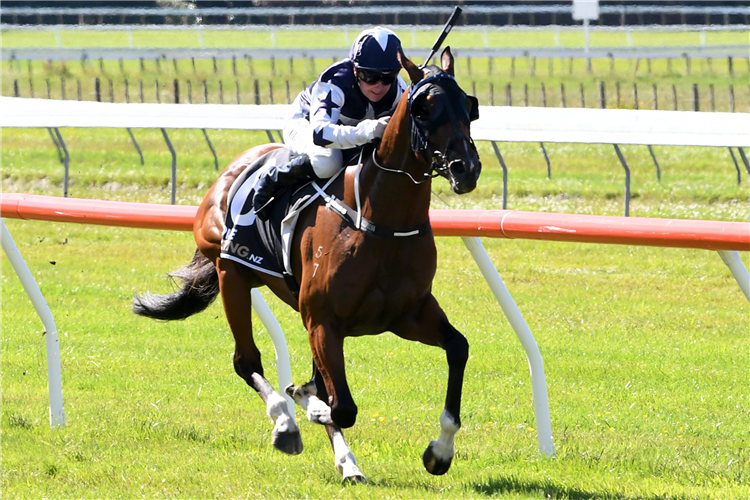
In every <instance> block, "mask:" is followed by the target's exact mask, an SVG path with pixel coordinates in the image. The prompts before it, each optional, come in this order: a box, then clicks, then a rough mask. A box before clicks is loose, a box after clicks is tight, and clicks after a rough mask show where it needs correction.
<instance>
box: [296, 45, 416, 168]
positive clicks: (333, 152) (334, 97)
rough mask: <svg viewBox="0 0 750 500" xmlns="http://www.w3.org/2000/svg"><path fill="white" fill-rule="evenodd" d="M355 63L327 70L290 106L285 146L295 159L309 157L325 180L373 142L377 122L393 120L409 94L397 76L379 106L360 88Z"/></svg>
mask: <svg viewBox="0 0 750 500" xmlns="http://www.w3.org/2000/svg"><path fill="white" fill-rule="evenodd" d="M353 68H354V63H353V62H352V61H351V60H350V59H344V60H342V61H339V62H337V63H334V64H332V65H331V66H329V67H328V68H327V69H326V70H325V71H323V73H321V75H320V76H319V77H318V79H317V80H316V81H315V82H313V83H312V84H311V85H310V86H309V87H308V88H306V89H305V90H303V91H302V92H300V94H299V95H298V96H297V98H296V99H295V100H294V103H293V104H292V108H293V111H292V114H291V116H290V117H289V120H288V121H287V124H286V126H285V127H284V143H285V144H286V146H287V147H288V148H289V149H290V150H291V152H292V154H293V155H295V156H296V155H300V154H302V153H305V154H307V155H308V156H309V157H310V163H311V164H312V167H313V170H315V173H316V174H317V175H318V176H319V177H321V178H324V179H325V178H328V177H331V176H332V175H334V174H335V173H336V172H338V171H339V170H340V169H341V168H342V166H343V163H344V159H345V158H347V159H348V158H349V157H351V156H353V151H352V150H356V149H357V148H359V147H360V146H363V145H364V144H367V143H368V142H370V141H372V140H373V139H374V138H375V130H376V127H377V126H378V122H377V121H376V119H377V118H381V117H384V116H390V115H391V114H393V111H394V110H395V108H396V105H397V104H398V101H399V99H400V98H401V95H402V94H403V93H404V91H405V90H406V88H407V85H406V83H405V82H404V80H403V79H402V78H401V77H400V76H399V77H398V78H397V80H396V81H395V82H394V83H393V84H392V85H391V88H390V89H388V92H387V93H386V94H385V95H384V96H383V98H382V99H380V100H379V101H378V102H375V103H374V102H371V101H370V100H369V99H367V98H366V97H365V96H364V94H362V91H361V90H360V88H359V84H358V82H357V77H356V76H355V75H354V70H353Z"/></svg>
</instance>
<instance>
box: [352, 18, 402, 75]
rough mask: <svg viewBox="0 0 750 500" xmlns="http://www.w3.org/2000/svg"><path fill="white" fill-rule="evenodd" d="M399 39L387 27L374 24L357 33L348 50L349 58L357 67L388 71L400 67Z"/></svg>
mask: <svg viewBox="0 0 750 500" xmlns="http://www.w3.org/2000/svg"><path fill="white" fill-rule="evenodd" d="M399 47H401V40H399V38H398V36H396V34H395V33H394V32H393V31H391V30H389V29H388V28H383V27H381V26H376V27H374V28H369V29H366V30H364V31H363V32H362V33H360V34H359V35H357V38H356V40H354V43H353V44H352V48H351V50H350V51H349V59H351V60H352V61H353V62H354V66H355V67H356V68H357V69H364V70H369V71H376V72H389V71H397V70H400V69H401V64H400V63H399V62H398V56H397V53H398V49H399Z"/></svg>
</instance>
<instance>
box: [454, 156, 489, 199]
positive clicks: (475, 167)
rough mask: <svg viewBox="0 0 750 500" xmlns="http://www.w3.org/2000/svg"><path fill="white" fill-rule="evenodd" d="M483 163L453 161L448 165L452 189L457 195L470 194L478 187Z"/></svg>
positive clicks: (477, 161) (472, 160)
mask: <svg viewBox="0 0 750 500" xmlns="http://www.w3.org/2000/svg"><path fill="white" fill-rule="evenodd" d="M481 172H482V162H480V161H479V159H478V158H477V159H471V160H453V161H451V162H450V163H449V164H448V176H449V179H450V184H451V189H452V190H453V192H454V193H456V194H465V193H469V192H471V191H473V190H474V188H476V187H477V181H478V180H479V174H480V173H481Z"/></svg>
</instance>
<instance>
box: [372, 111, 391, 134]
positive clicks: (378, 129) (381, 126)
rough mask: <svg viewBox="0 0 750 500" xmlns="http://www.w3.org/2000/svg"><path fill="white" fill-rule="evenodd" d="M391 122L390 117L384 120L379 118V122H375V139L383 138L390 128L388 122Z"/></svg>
mask: <svg viewBox="0 0 750 500" xmlns="http://www.w3.org/2000/svg"><path fill="white" fill-rule="evenodd" d="M390 120H391V117H390V116H384V117H382V118H378V119H377V120H373V121H374V122H376V125H375V131H374V137H373V138H374V139H380V138H382V137H383V133H384V132H385V127H387V126H388V122H389V121H390Z"/></svg>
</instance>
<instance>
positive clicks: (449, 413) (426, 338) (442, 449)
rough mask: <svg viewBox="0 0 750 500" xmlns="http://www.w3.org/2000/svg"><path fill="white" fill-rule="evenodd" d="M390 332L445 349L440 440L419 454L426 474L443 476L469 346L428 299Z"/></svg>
mask: <svg viewBox="0 0 750 500" xmlns="http://www.w3.org/2000/svg"><path fill="white" fill-rule="evenodd" d="M393 333H395V334H396V335H398V336H400V337H402V338H405V339H408V340H415V341H418V342H422V343H424V344H427V345H436V346H440V347H442V348H443V349H445V352H446V358H447V360H448V391H447V394H446V398H445V407H444V408H443V412H442V414H441V415H440V429H441V431H440V437H439V438H438V439H437V440H436V441H430V444H429V446H427V449H426V450H425V451H424V453H423V454H422V462H423V463H424V467H425V469H426V470H427V472H429V473H431V474H435V475H441V474H445V473H446V472H448V469H450V466H451V462H452V461H453V455H454V448H453V437H454V436H455V435H456V432H458V430H459V429H460V428H461V416H460V413H461V391H462V388H463V380H464V369H465V368H466V361H467V360H468V359H469V343H468V342H467V340H466V338H465V337H464V336H463V335H462V334H461V333H460V332H459V331H458V330H456V329H455V328H454V327H453V325H451V324H450V323H449V322H448V318H446V316H445V313H444V312H443V310H442V309H441V308H440V306H439V305H438V303H437V301H436V300H435V298H434V297H432V296H430V297H429V298H428V299H427V301H426V302H425V303H424V305H423V306H422V308H421V309H420V311H419V313H418V314H417V316H416V317H412V318H410V319H409V320H407V321H404V322H403V323H402V324H401V325H399V326H398V327H397V328H394V329H393Z"/></svg>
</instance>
